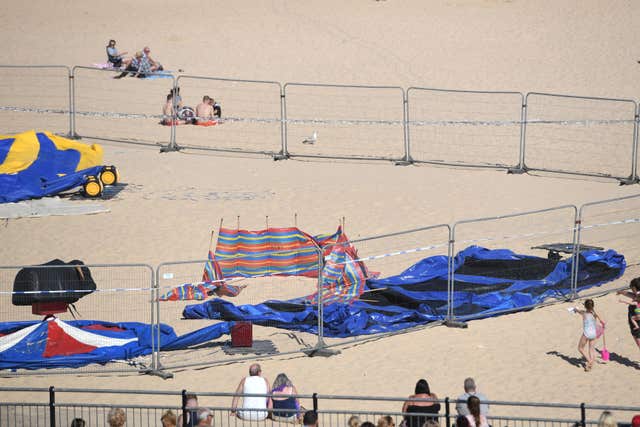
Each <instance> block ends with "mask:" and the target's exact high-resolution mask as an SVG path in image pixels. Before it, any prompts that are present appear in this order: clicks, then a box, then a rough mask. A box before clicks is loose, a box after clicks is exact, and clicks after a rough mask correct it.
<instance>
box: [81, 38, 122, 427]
mask: <svg viewBox="0 0 640 427" xmlns="http://www.w3.org/2000/svg"><path fill="white" fill-rule="evenodd" d="M112 41H113V40H112ZM86 424H87V423H86V422H85V421H84V420H83V419H82V418H74V419H73V421H71V427H85V425H86Z"/></svg>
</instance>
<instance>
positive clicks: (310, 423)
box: [302, 411, 375, 427]
mask: <svg viewBox="0 0 640 427" xmlns="http://www.w3.org/2000/svg"><path fill="white" fill-rule="evenodd" d="M302 424H303V425H304V426H305V427H317V426H318V414H317V413H316V411H307V412H305V413H304V417H302ZM374 427H375V426H374Z"/></svg>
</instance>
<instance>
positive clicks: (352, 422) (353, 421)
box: [347, 415, 362, 427]
mask: <svg viewBox="0 0 640 427" xmlns="http://www.w3.org/2000/svg"><path fill="white" fill-rule="evenodd" d="M360 424H362V420H360V417H359V416H357V415H351V416H350V417H349V421H347V426H348V427H360Z"/></svg>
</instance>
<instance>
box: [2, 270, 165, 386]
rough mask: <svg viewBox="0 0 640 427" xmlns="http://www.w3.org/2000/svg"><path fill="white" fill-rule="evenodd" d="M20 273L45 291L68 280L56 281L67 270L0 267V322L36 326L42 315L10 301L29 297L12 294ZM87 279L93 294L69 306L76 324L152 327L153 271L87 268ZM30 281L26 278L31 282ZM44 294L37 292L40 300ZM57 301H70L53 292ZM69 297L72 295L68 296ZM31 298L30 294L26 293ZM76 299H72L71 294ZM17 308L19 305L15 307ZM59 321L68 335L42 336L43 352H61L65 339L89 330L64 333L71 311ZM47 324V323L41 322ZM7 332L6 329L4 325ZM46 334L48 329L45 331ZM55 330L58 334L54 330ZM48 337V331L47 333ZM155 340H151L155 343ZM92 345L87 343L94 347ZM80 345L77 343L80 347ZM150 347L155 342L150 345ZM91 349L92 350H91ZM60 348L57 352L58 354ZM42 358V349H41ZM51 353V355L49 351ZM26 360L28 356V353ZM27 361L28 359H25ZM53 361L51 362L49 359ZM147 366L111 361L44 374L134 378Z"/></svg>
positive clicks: (144, 360) (146, 362) (143, 361)
mask: <svg viewBox="0 0 640 427" xmlns="http://www.w3.org/2000/svg"><path fill="white" fill-rule="evenodd" d="M25 267H29V268H30V269H33V270H32V271H33V272H34V274H35V275H37V278H38V281H39V284H40V286H41V287H42V288H45V289H47V288H48V289H61V286H64V285H63V284H61V283H62V282H61V281H64V280H67V279H66V278H65V277H62V278H61V277H60V274H59V273H58V272H59V271H60V270H61V269H67V271H68V269H69V267H68V266H2V267H0V307H1V308H0V322H3V323H4V322H19V321H37V320H39V319H42V317H43V316H42V315H34V314H32V308H31V306H30V305H13V298H12V297H14V296H16V297H17V298H26V297H28V296H29V295H30V293H24V292H22V293H19V294H15V293H14V280H15V278H16V275H17V274H18V272H19V271H20V270H22V269H23V268H25ZM86 267H87V268H88V269H89V271H90V273H91V277H92V278H93V281H94V282H95V283H96V287H97V290H96V291H94V292H93V293H89V294H85V295H84V296H83V297H81V298H80V300H79V301H77V302H75V303H74V306H75V309H76V311H77V312H78V314H79V316H80V317H79V320H95V321H102V322H113V323H118V322H141V323H145V324H149V325H151V324H152V323H153V322H154V319H153V318H152V316H153V315H154V313H153V311H152V292H153V289H152V285H153V279H154V277H153V269H152V268H151V267H150V266H148V265H144V264H128V265H127V264H120V265H86ZM30 277H31V276H30ZM43 293H45V292H42V293H41V294H43ZM57 293H58V294H60V295H69V292H67V293H65V292H57ZM72 293H73V292H72ZM31 294H33V293H31ZM76 294H77V293H76ZM16 302H17V303H20V302H19V301H16ZM56 317H57V319H58V320H59V321H62V322H64V323H63V324H62V326H60V324H58V325H59V326H60V328H63V330H65V331H66V333H67V334H68V335H65V334H63V335H62V336H58V335H57V333H56V332H53V333H51V332H49V334H48V335H47V336H46V348H51V349H56V348H57V346H58V345H60V346H62V347H63V346H64V343H66V342H68V340H67V338H66V336H71V337H78V338H74V339H80V340H82V339H84V336H83V334H85V333H86V332H88V333H90V332H91V329H92V326H90V325H77V326H76V327H74V328H72V330H71V331H68V330H66V329H64V328H65V327H67V326H69V323H68V322H70V321H73V320H74V317H73V315H72V313H71V312H70V311H67V312H64V313H59V314H56ZM44 321H46V319H45V320H44ZM7 326H9V325H7ZM49 328H50V327H49ZM56 329H59V328H56ZM48 330H49V331H50V329H48ZM154 340H155V338H154ZM94 341H95V339H90V340H89V341H87V342H91V343H93V342H94ZM81 342H82V341H81ZM151 344H152V346H153V345H154V342H153V340H152V343H151ZM90 345H95V344H90ZM62 347H60V348H62ZM42 351H43V352H45V347H44V346H43V349H42ZM54 353H55V351H54ZM29 354H31V353H29ZM27 356H28V355H27ZM52 360H53V359H52ZM151 365H152V357H151V354H149V355H146V356H140V357H136V358H132V359H129V360H126V361H115V362H111V363H107V364H105V365H98V364H90V365H86V366H83V367H79V368H53V369H49V370H47V371H46V372H47V373H56V374H57V373H71V374H75V375H77V374H79V373H90V372H97V373H104V372H137V371H141V370H148V369H150V368H151ZM0 372H2V374H3V375H28V374H30V373H38V374H42V373H43V371H42V370H37V371H31V370H27V369H17V370H15V371H14V370H10V369H4V370H2V371H0Z"/></svg>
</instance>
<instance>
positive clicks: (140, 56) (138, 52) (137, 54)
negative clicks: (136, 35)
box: [136, 51, 142, 59]
mask: <svg viewBox="0 0 640 427" xmlns="http://www.w3.org/2000/svg"><path fill="white" fill-rule="evenodd" d="M136 58H138V59H140V58H142V52H140V51H137V52H136Z"/></svg>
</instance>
